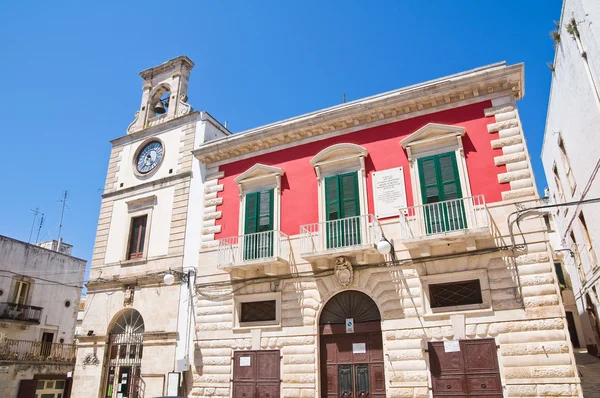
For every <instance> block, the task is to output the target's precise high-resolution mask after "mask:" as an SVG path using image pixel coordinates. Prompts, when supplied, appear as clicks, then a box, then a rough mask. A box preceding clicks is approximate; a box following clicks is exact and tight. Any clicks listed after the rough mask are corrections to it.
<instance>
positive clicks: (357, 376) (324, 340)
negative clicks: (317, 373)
mask: <svg viewBox="0 0 600 398" xmlns="http://www.w3.org/2000/svg"><path fill="white" fill-rule="evenodd" d="M321 391H322V392H321V396H322V397H323V398H384V397H385V377H384V364H383V344H382V338H381V332H377V333H359V334H334V335H323V336H321Z"/></svg>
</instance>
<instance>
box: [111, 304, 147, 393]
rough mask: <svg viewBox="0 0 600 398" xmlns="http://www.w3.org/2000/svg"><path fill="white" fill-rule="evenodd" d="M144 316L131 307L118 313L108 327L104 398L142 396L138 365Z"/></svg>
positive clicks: (140, 359) (141, 348)
mask: <svg viewBox="0 0 600 398" xmlns="http://www.w3.org/2000/svg"><path fill="white" fill-rule="evenodd" d="M144 330H145V328H144V319H143V318H142V315H141V314H140V313H139V312H138V311H136V310H134V309H127V310H125V311H123V312H121V313H120V314H119V315H118V316H117V317H116V319H115V320H114V322H113V324H112V327H111V329H110V337H109V345H108V355H107V356H106V361H105V364H104V371H105V372H106V375H107V377H106V386H105V389H104V390H105V393H104V397H105V398H117V397H122V398H141V397H142V395H143V390H144V388H143V380H142V378H141V365H142V354H143V339H144Z"/></svg>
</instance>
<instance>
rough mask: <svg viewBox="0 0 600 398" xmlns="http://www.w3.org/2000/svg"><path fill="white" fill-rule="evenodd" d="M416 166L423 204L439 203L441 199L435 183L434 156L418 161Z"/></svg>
mask: <svg viewBox="0 0 600 398" xmlns="http://www.w3.org/2000/svg"><path fill="white" fill-rule="evenodd" d="M418 166H419V179H420V180H421V197H422V199H423V204H427V203H436V202H439V201H440V200H442V199H440V191H439V187H438V181H437V170H436V164H435V156H430V157H426V158H421V159H419V160H418Z"/></svg>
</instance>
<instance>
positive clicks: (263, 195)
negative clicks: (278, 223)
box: [256, 189, 273, 232]
mask: <svg viewBox="0 0 600 398" xmlns="http://www.w3.org/2000/svg"><path fill="white" fill-rule="evenodd" d="M258 199H259V200H258V225H257V230H256V232H263V231H272V230H273V190H272V189H271V190H269V191H261V192H259V197H258Z"/></svg>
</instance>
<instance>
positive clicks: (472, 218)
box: [400, 195, 490, 240]
mask: <svg viewBox="0 0 600 398" xmlns="http://www.w3.org/2000/svg"><path fill="white" fill-rule="evenodd" d="M489 225H490V216H489V213H488V211H487V208H486V206H485V199H484V197H483V195H476V196H471V197H468V198H460V199H452V200H446V201H443V202H437V203H428V204H426V205H420V206H411V207H407V208H404V209H400V227H401V233H402V239H406V240H410V239H419V238H424V237H427V236H431V235H436V234H443V233H448V232H455V231H461V230H466V229H476V228H489Z"/></svg>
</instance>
